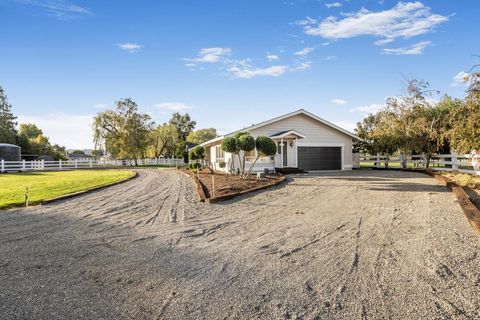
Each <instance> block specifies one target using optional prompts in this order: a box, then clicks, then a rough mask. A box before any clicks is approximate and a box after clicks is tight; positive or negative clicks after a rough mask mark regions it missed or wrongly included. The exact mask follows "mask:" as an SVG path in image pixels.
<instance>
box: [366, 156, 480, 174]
mask: <svg viewBox="0 0 480 320" xmlns="http://www.w3.org/2000/svg"><path fill="white" fill-rule="evenodd" d="M359 162H360V166H361V167H376V168H389V167H390V168H419V169H420V168H426V166H427V159H426V157H425V156H424V155H401V156H385V155H363V154H362V155H360V157H359ZM428 163H429V168H431V169H435V170H443V171H456V172H462V173H469V174H474V175H480V155H477V154H466V155H455V154H435V155H432V157H431V158H430V160H429V161H428Z"/></svg>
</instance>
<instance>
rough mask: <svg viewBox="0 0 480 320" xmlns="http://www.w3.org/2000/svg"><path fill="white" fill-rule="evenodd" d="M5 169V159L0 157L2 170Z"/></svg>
mask: <svg viewBox="0 0 480 320" xmlns="http://www.w3.org/2000/svg"><path fill="white" fill-rule="evenodd" d="M4 171H5V160H3V159H2V172H4Z"/></svg>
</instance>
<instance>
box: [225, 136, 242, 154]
mask: <svg viewBox="0 0 480 320" xmlns="http://www.w3.org/2000/svg"><path fill="white" fill-rule="evenodd" d="M222 149H223V150H224V151H226V152H230V153H237V152H238V151H240V150H239V149H238V147H237V139H236V138H234V137H226V138H225V139H223V140H222Z"/></svg>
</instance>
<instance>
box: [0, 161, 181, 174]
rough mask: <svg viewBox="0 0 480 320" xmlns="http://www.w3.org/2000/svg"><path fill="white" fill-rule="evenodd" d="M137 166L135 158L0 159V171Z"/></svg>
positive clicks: (167, 162)
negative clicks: (81, 159)
mask: <svg viewBox="0 0 480 320" xmlns="http://www.w3.org/2000/svg"><path fill="white" fill-rule="evenodd" d="M137 164H138V165H139V166H148V165H167V166H172V167H175V166H180V165H183V164H184V162H183V159H169V158H158V159H139V160H137ZM131 166H135V161H134V160H93V159H92V160H88V161H79V160H58V161H45V160H31V161H25V160H22V161H4V160H0V172H1V173H4V172H18V171H45V170H71V169H89V168H108V167H131Z"/></svg>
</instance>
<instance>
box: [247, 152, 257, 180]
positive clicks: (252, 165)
mask: <svg viewBox="0 0 480 320" xmlns="http://www.w3.org/2000/svg"><path fill="white" fill-rule="evenodd" d="M258 159H260V156H257V157H256V158H255V161H254V162H253V163H252V164H251V165H250V168H248V172H247V174H246V175H245V177H244V179H246V178H247V177H248V176H249V175H250V174H251V173H252V171H253V168H254V167H255V164H257V161H258Z"/></svg>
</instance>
